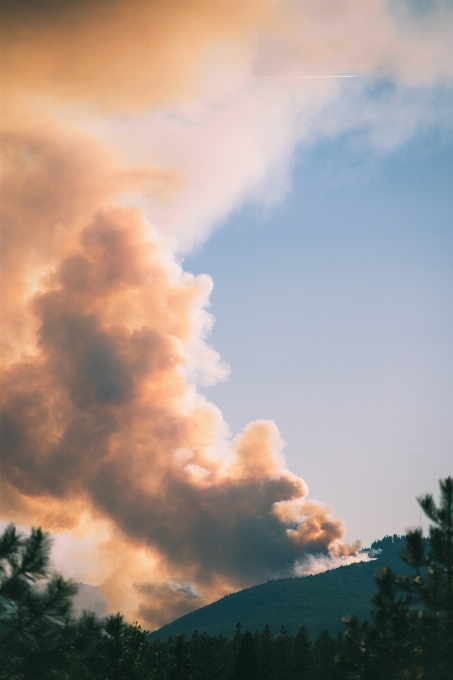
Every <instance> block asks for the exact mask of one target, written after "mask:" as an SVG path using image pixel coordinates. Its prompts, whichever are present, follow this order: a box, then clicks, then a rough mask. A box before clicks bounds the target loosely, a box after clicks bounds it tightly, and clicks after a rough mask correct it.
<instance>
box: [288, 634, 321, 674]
mask: <svg viewBox="0 0 453 680" xmlns="http://www.w3.org/2000/svg"><path fill="white" fill-rule="evenodd" d="M293 678H294V680H316V662H315V653H314V649H313V645H312V644H311V640H310V636H309V634H308V630H307V629H306V628H305V627H304V626H303V627H302V628H301V629H300V630H299V632H298V633H297V635H296V639H295V642H294V670H293Z"/></svg>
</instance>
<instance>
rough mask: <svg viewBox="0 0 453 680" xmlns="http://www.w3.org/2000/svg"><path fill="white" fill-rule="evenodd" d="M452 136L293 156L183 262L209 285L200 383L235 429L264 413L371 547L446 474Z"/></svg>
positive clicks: (346, 143)
mask: <svg viewBox="0 0 453 680" xmlns="http://www.w3.org/2000/svg"><path fill="white" fill-rule="evenodd" d="M452 161H453V143H452V139H451V136H450V135H449V134H448V133H445V132H439V131H438V130H431V131H430V132H429V133H428V134H426V133H424V134H420V135H417V136H416V137H415V138H414V139H412V140H411V141H410V142H409V143H407V144H405V145H403V146H401V147H400V148H398V149H396V150H395V151H393V152H392V153H388V154H385V155H380V156H377V155H376V154H375V153H373V152H370V151H369V152H367V151H363V149H362V150H357V148H354V146H353V145H352V144H351V139H350V137H348V136H345V137H342V138H340V139H335V140H329V141H328V142H323V143H321V144H319V145H317V146H315V147H314V148H311V149H308V150H307V149H302V150H299V151H298V152H297V155H296V163H295V170H294V175H293V178H292V183H291V188H290V191H289V193H288V195H287V196H286V198H285V199H284V200H283V201H282V202H281V203H280V204H279V205H277V206H276V207H273V208H268V209H263V208H262V207H261V206H256V205H248V206H247V207H245V208H244V209H242V210H240V211H238V212H236V213H235V214H234V215H233V216H232V217H230V219H228V220H227V221H226V222H225V223H224V224H223V225H222V227H221V228H220V229H219V230H218V231H217V232H216V233H214V235H213V236H211V238H210V240H209V241H208V242H207V243H206V244H205V245H204V246H203V247H202V248H201V249H199V250H198V251H197V252H196V253H194V254H193V255H191V256H190V257H187V258H186V259H185V262H184V267H185V269H188V270H190V271H193V272H194V273H200V272H205V273H209V274H211V275H212V277H213V279H214V291H213V293H212V296H211V301H212V308H211V311H212V313H213V315H214V316H215V318H216V323H215V326H214V329H213V332H212V335H211V336H210V342H211V343H212V344H213V345H214V347H215V348H216V349H217V350H218V351H219V352H220V354H221V356H222V358H223V359H224V360H225V361H227V362H228V363H229V364H230V367H231V375H230V377H229V379H228V380H227V381H226V382H223V383H220V384H218V385H217V386H215V387H211V388H205V389H204V390H203V391H204V393H205V395H206V396H207V397H208V398H209V399H210V400H212V401H214V403H216V404H217V405H218V406H219V407H220V408H221V410H222V411H223V413H224V416H225V419H226V420H227V422H228V423H229V425H230V426H231V428H232V430H233V432H238V431H240V430H241V429H242V428H243V427H244V426H245V425H246V424H247V423H248V422H249V421H251V420H254V419H256V418H272V419H274V420H275V422H276V423H277V425H278V427H279V429H280V431H281V434H282V437H283V438H284V440H285V441H286V442H287V448H286V457H287V461H288V466H289V467H290V469H291V470H294V472H295V473H296V474H299V475H301V476H302V477H303V478H304V479H305V480H306V481H307V483H308V485H309V488H310V496H311V497H315V498H319V499H323V500H324V501H326V502H328V503H330V504H332V505H333V506H334V508H335V512H336V514H337V515H339V516H341V517H342V518H344V520H345V522H346V526H347V530H348V533H347V538H348V539H350V540H351V539H356V538H360V539H362V540H363V541H364V542H365V543H369V542H371V541H372V540H374V539H375V538H379V537H380V536H382V535H384V534H387V533H403V532H404V531H405V530H406V528H407V527H408V526H409V525H414V524H416V523H418V522H419V509H418V505H417V503H416V501H415V496H417V495H419V494H421V493H425V492H432V493H436V492H437V480H438V479H439V478H440V477H445V476H447V475H448V474H450V473H451V466H452V443H453V442H452V419H451V412H452V377H453V376H452V347H453V325H452V313H453V305H452V302H453V230H452V217H453V210H452V207H453V206H452V200H453V199H452V196H453V193H452V189H453V162H452Z"/></svg>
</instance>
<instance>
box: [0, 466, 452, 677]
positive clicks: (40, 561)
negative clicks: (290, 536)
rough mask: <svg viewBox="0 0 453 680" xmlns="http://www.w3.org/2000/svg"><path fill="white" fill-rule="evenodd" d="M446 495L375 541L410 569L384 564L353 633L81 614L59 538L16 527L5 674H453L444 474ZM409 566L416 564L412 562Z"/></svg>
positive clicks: (3, 580) (3, 633)
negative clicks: (153, 634)
mask: <svg viewBox="0 0 453 680" xmlns="http://www.w3.org/2000/svg"><path fill="white" fill-rule="evenodd" d="M440 491H441V496H440V503H439V505H438V506H437V505H436V504H435V502H434V500H433V498H432V497H431V496H423V497H421V498H420V499H419V503H420V505H421V507H422V508H423V510H424V511H425V513H426V514H427V516H428V517H429V518H430V520H431V522H432V526H431V529H430V535H429V539H425V538H424V537H423V535H422V533H421V531H420V530H414V531H410V532H408V534H407V536H406V537H405V539H403V538H402V537H399V536H387V537H385V538H384V539H383V540H382V541H379V542H375V543H374V544H373V546H372V547H373V548H374V549H375V550H381V551H382V554H386V552H387V554H389V550H390V549H391V548H395V546H396V548H397V549H398V550H399V551H400V552H401V558H402V561H401V564H402V565H403V568H400V569H399V570H398V571H397V570H394V569H392V568H390V567H385V568H383V569H381V570H380V572H379V573H378V574H377V575H376V577H375V579H376V586H377V591H376V592H375V594H374V596H373V598H372V603H373V605H374V608H373V610H372V612H371V616H370V618H369V619H367V620H364V621H362V622H360V621H359V618H358V617H357V616H352V617H350V618H349V619H348V620H347V622H346V633H345V635H343V634H342V633H341V632H339V633H338V634H336V636H334V635H332V633H331V632H330V631H329V630H323V631H321V632H320V633H319V635H317V637H316V639H314V642H312V640H311V639H310V635H309V632H308V631H307V629H306V628H305V627H302V628H299V630H298V631H296V632H295V634H294V633H288V631H287V630H286V628H285V627H283V626H281V627H280V629H279V632H278V633H277V634H276V633H275V632H274V631H273V630H272V627H271V626H269V625H267V624H266V625H265V626H263V627H262V628H261V629H259V630H261V632H259V630H258V631H257V630H256V629H253V630H255V632H254V633H253V632H251V630H250V629H246V630H245V631H243V629H242V627H241V624H239V623H238V624H237V625H236V630H235V632H234V635H233V636H232V637H231V638H228V637H226V636H224V635H222V634H217V635H216V634H214V635H210V634H208V633H207V632H204V633H202V634H199V633H198V632H197V631H194V632H193V633H192V635H191V636H190V637H185V636H184V635H183V634H176V635H173V636H170V637H169V638H168V639H167V640H166V641H163V640H160V639H158V638H157V639H156V638H152V639H150V638H149V636H148V637H147V631H144V630H142V629H141V627H140V626H139V625H138V624H133V625H130V624H128V623H126V622H125V621H124V619H123V617H122V616H121V615H120V614H117V615H115V616H108V617H107V618H105V619H103V620H101V621H100V620H98V619H96V617H95V616H94V615H92V614H88V613H85V614H84V615H83V616H82V617H80V618H79V619H75V618H74V617H73V616H72V611H71V610H72V596H73V595H74V593H75V591H76V586H75V585H74V584H73V583H71V582H68V581H65V580H64V579H63V578H62V577H61V576H58V575H56V574H53V575H52V574H49V572H48V566H49V551H50V541H49V537H48V536H47V535H46V534H45V533H43V532H42V531H41V530H40V529H33V530H32V532H31V534H30V536H28V537H24V536H22V535H21V534H18V533H17V532H16V530H15V528H14V526H12V525H11V526H9V527H8V528H7V529H6V531H5V532H4V534H3V535H2V536H0V680H361V679H365V678H366V680H410V679H414V680H451V679H452V677H453V675H452V668H453V480H452V479H451V478H447V479H445V480H441V482H440ZM408 570H410V571H411V573H410V574H407V573H406V572H407V571H408ZM338 571H340V570H338Z"/></svg>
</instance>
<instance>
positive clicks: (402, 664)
mask: <svg viewBox="0 0 453 680" xmlns="http://www.w3.org/2000/svg"><path fill="white" fill-rule="evenodd" d="M439 485H440V502H439V505H438V506H437V505H436V504H435V502H434V499H433V497H432V496H431V495H425V496H421V497H420V498H418V502H419V504H420V506H421V508H422V509H423V511H424V512H425V514H426V515H427V516H428V518H429V519H430V520H431V522H432V525H431V526H430V530H429V539H428V540H426V539H424V538H423V533H422V530H421V529H415V530H412V531H408V532H407V535H406V548H405V550H403V551H402V553H401V557H402V559H403V560H404V561H405V562H406V563H407V564H408V565H409V566H410V567H412V569H413V570H414V573H413V574H412V575H406V576H400V575H398V574H396V573H395V572H394V571H393V570H392V569H389V568H386V569H383V570H381V571H380V572H379V574H378V575H377V576H376V577H375V579H376V583H377V586H378V593H377V595H376V596H375V597H374V598H373V604H374V607H375V608H374V610H373V611H372V621H371V622H370V623H368V622H362V623H359V621H358V620H357V619H356V618H355V617H352V618H351V619H350V620H349V621H348V622H347V627H346V636H345V644H344V650H343V652H342V664H343V667H344V668H345V669H346V671H347V677H348V678H350V679H351V680H352V679H353V678H354V679H359V678H367V680H374V679H376V680H380V679H381V678H386V679H388V680H403V679H406V678H414V679H417V680H451V678H452V668H453V479H452V478H451V477H448V478H447V479H444V480H440V482H439Z"/></svg>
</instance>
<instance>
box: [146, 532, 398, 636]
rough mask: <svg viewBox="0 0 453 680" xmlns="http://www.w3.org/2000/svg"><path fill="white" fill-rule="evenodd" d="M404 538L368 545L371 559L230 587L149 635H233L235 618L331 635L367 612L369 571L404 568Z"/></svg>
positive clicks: (256, 625)
mask: <svg viewBox="0 0 453 680" xmlns="http://www.w3.org/2000/svg"><path fill="white" fill-rule="evenodd" d="M405 544H406V538H405V537H404V536H397V535H394V536H386V537H385V538H384V539H382V540H381V541H375V542H374V543H373V545H372V546H371V547H372V548H373V549H374V553H373V555H374V557H375V558H376V559H375V560H373V561H370V562H360V563H358V564H351V565H349V566H345V567H339V568H338V569H332V570H331V571H326V572H325V573H322V574H316V575H314V576H304V577H301V578H281V579H275V580H270V581H268V582H267V583H262V584H261V585H258V586H254V587H252V588H246V589H244V590H241V591H239V592H237V593H232V594H231V595H228V596H226V597H223V598H222V599H221V600H219V601H218V602H213V603H212V604H210V605H207V606H205V607H201V608H200V609H197V610H196V611H194V612H191V613H190V614H186V615H185V616H183V617H181V618H180V619H178V620H176V621H173V622H172V623H170V624H168V625H166V626H164V627H163V628H161V629H160V630H158V631H156V632H154V633H151V634H150V636H149V639H150V640H154V639H156V638H157V637H160V638H161V639H165V640H166V639H167V638H169V637H170V636H172V637H173V636H175V635H176V634H178V633H184V634H185V636H186V637H190V636H191V635H192V631H194V630H198V631H206V632H208V633H209V634H210V635H226V636H231V631H234V626H235V625H236V622H237V621H241V623H242V625H243V627H244V629H246V628H248V629H249V630H250V631H255V630H263V629H264V627H265V626H266V624H268V625H269V628H270V630H271V632H272V633H273V635H274V636H278V635H279V631H280V628H281V625H282V624H284V626H285V628H286V630H287V631H288V633H290V634H291V635H293V636H295V635H297V632H298V630H299V628H300V626H301V625H304V626H305V628H306V629H307V630H308V633H309V635H310V637H311V638H312V639H315V638H316V637H317V636H318V635H319V634H320V633H321V632H322V631H323V630H328V631H329V632H330V633H331V634H332V635H333V636H335V635H337V633H338V632H339V631H342V630H343V628H344V625H343V617H345V616H348V615H352V614H356V615H357V616H358V617H359V618H361V619H362V618H365V617H367V616H368V613H369V609H370V600H371V598H372V596H373V595H375V594H376V592H377V588H376V583H375V581H374V578H373V575H374V574H375V572H376V571H377V570H378V568H379V567H380V566H381V565H382V566H391V567H392V569H393V570H394V571H397V572H399V573H405V572H407V571H408V569H409V567H408V565H407V564H405V563H404V562H403V561H402V560H401V558H400V556H399V553H400V551H401V550H402V549H403V548H404V547H405Z"/></svg>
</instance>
